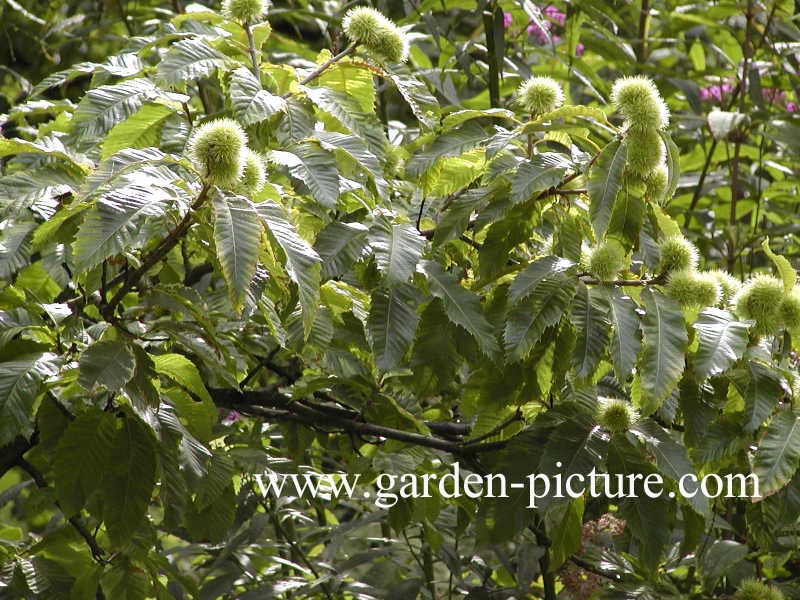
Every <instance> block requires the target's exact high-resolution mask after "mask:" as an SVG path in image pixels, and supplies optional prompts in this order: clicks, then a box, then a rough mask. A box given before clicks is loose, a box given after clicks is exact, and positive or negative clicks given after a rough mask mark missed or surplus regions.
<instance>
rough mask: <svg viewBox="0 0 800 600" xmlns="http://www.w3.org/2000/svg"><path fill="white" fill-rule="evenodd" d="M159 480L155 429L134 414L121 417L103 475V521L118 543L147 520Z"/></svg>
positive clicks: (128, 538)
mask: <svg viewBox="0 0 800 600" xmlns="http://www.w3.org/2000/svg"><path fill="white" fill-rule="evenodd" d="M155 482H156V444H155V440H154V439H153V435H152V431H151V430H150V428H149V427H147V426H146V425H145V424H144V423H142V422H141V421H140V420H139V419H137V418H135V417H127V418H125V419H123V420H122V427H121V428H120V429H118V430H117V432H116V435H115V436H114V439H113V442H112V445H111V451H110V453H109V456H108V463H107V470H106V473H105V476H104V477H103V486H102V487H103V500H104V502H103V520H104V521H105V525H106V531H107V532H108V537H109V538H110V539H111V542H112V543H113V544H114V545H115V546H121V545H123V544H126V543H127V542H128V541H129V540H130V539H131V538H132V537H133V536H134V534H136V533H137V531H138V530H139V529H140V528H141V527H142V525H143V523H144V521H145V515H146V513H147V508H148V506H149V505H150V496H151V494H152V492H153V486H154V485H155Z"/></svg>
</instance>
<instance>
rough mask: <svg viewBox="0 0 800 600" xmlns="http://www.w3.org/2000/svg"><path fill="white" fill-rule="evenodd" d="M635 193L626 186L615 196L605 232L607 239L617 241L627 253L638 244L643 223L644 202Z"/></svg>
mask: <svg viewBox="0 0 800 600" xmlns="http://www.w3.org/2000/svg"><path fill="white" fill-rule="evenodd" d="M637 192H638V191H637V190H636V189H635V188H634V187H633V186H631V185H626V186H625V189H623V190H621V192H620V193H619V194H618V195H617V200H616V202H614V208H613V209H612V211H611V220H610V221H609V223H608V230H607V232H606V236H607V237H613V238H615V239H617V240H618V241H619V242H620V243H621V244H622V246H623V247H624V248H625V250H627V251H630V250H631V248H633V247H635V246H637V245H638V244H639V234H640V233H641V231H642V224H643V222H644V208H645V206H644V201H643V200H642V198H641V197H640V196H639V195H637Z"/></svg>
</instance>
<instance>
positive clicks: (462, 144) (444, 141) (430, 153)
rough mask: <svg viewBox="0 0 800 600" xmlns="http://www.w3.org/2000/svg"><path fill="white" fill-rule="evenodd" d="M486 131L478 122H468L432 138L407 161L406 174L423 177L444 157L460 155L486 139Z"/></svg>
mask: <svg viewBox="0 0 800 600" xmlns="http://www.w3.org/2000/svg"><path fill="white" fill-rule="evenodd" d="M486 137H487V136H486V132H484V130H483V128H482V127H480V126H479V125H478V124H477V123H473V122H468V123H466V124H465V125H464V126H463V127H461V128H459V129H455V130H453V131H450V132H449V133H446V134H444V135H440V136H438V137H435V138H431V139H432V140H433V141H432V142H431V143H430V144H429V145H427V147H426V148H425V149H423V150H421V151H418V152H416V153H415V154H414V155H413V156H412V157H411V158H410V159H409V161H408V162H407V163H406V174H407V175H408V176H410V177H420V178H421V177H422V176H424V175H425V173H426V172H427V171H428V170H429V169H431V168H432V167H433V165H434V164H435V163H436V162H437V161H438V160H439V159H441V158H443V157H452V156H459V155H461V154H463V153H464V152H467V151H469V150H472V149H473V148H475V147H476V146H478V145H480V144H481V143H482V142H483V141H484V140H485V139H486Z"/></svg>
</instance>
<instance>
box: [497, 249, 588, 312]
mask: <svg viewBox="0 0 800 600" xmlns="http://www.w3.org/2000/svg"><path fill="white" fill-rule="evenodd" d="M574 266H575V263H573V262H572V261H570V260H567V259H566V258H561V257H558V256H545V257H543V258H539V259H537V260H535V261H533V262H532V263H531V264H529V265H528V266H527V267H525V269H523V270H522V271H520V272H519V273H518V274H517V276H516V277H515V278H514V281H512V282H511V286H510V287H509V288H508V302H509V304H517V303H518V302H519V301H520V300H524V299H525V298H527V297H528V296H530V295H531V294H532V293H533V292H534V291H535V290H536V286H538V285H539V284H540V283H541V282H542V281H544V280H545V279H547V278H552V277H558V274H559V273H565V272H567V271H569V270H570V269H571V268H572V267H574Z"/></svg>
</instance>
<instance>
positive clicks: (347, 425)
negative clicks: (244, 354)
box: [209, 388, 507, 456]
mask: <svg viewBox="0 0 800 600" xmlns="http://www.w3.org/2000/svg"><path fill="white" fill-rule="evenodd" d="M209 391H210V393H211V396H212V397H213V398H214V403H215V404H216V405H217V406H222V407H225V408H231V409H234V410H236V411H238V412H241V413H243V414H250V415H252V416H258V417H264V418H267V419H273V420H277V421H292V422H295V423H300V424H303V425H306V426H308V427H312V428H314V429H319V430H328V431H345V432H349V433H357V434H361V435H367V436H372V437H376V438H383V439H391V440H396V441H399V442H406V443H409V444H414V445H417V446H424V447H426V448H433V449H435V450H441V451H442V452H449V453H451V454H453V455H456V456H464V455H470V454H475V453H478V452H485V451H489V450H498V449H500V448H502V447H504V446H505V444H506V443H507V442H505V441H503V442H494V443H491V444H476V443H472V444H470V445H469V446H467V445H465V444H463V443H462V442H459V441H454V440H448V439H443V438H441V437H437V436H435V435H430V436H428V435H423V434H420V433H415V432H411V431H403V430H400V429H394V428H392V427H386V426H384V425H377V424H375V423H369V422H366V421H364V420H363V419H362V418H361V416H360V415H359V414H357V413H354V412H352V411H348V410H346V409H340V408H337V407H334V406H330V405H320V404H318V403H314V402H311V401H302V402H300V401H292V400H289V399H288V398H286V397H285V396H283V395H282V394H280V393H279V392H277V391H275V390H257V391H256V390H247V391H240V390H236V389H228V388H212V389H210V390H209ZM460 427H464V426H463V425H461V424H455V423H450V424H441V423H439V424H437V425H435V426H434V428H436V429H438V430H439V431H442V432H443V431H445V430H447V432H448V433H451V432H452V431H454V430H458V429H459V428H460Z"/></svg>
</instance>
